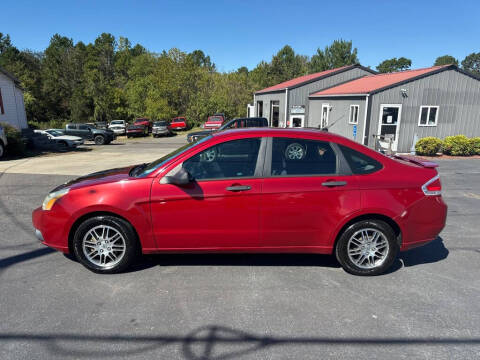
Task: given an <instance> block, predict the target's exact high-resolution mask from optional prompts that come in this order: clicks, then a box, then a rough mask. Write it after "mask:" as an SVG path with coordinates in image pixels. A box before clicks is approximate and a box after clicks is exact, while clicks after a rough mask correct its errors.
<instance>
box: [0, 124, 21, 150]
mask: <svg viewBox="0 0 480 360" xmlns="http://www.w3.org/2000/svg"><path fill="white" fill-rule="evenodd" d="M0 125H2V127H3V130H4V131H5V135H6V137H7V142H8V144H7V149H6V150H7V153H8V154H10V155H14V156H16V155H24V154H25V144H24V142H23V140H22V134H21V133H20V130H17V129H16V128H14V127H13V126H12V125H10V124H6V123H0Z"/></svg>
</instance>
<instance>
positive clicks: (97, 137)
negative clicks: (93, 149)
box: [94, 135, 105, 145]
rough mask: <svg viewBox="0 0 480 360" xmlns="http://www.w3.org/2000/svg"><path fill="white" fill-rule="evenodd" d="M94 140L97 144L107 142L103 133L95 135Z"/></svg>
mask: <svg viewBox="0 0 480 360" xmlns="http://www.w3.org/2000/svg"><path fill="white" fill-rule="evenodd" d="M94 141H95V144H96V145H104V144H105V138H104V137H103V136H102V135H97V136H95V138H94Z"/></svg>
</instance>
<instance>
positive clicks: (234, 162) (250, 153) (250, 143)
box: [183, 138, 261, 180]
mask: <svg viewBox="0 0 480 360" xmlns="http://www.w3.org/2000/svg"><path fill="white" fill-rule="evenodd" d="M260 141H261V139H260V138H249V139H240V140H232V141H226V142H223V143H220V144H217V145H214V146H212V147H209V148H208V149H206V150H203V151H202V152H200V153H198V154H196V155H194V156H192V157H191V158H190V159H188V160H186V161H185V162H184V163H183V168H184V169H185V170H187V171H188V172H189V173H190V174H191V175H192V176H193V178H194V179H195V180H206V179H209V180H210V179H229V178H244V177H253V176H254V175H255V168H256V166H257V160H258V151H259V149H260Z"/></svg>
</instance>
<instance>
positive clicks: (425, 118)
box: [418, 106, 438, 126]
mask: <svg viewBox="0 0 480 360" xmlns="http://www.w3.org/2000/svg"><path fill="white" fill-rule="evenodd" d="M437 120H438V106H420V115H419V118H418V126H437Z"/></svg>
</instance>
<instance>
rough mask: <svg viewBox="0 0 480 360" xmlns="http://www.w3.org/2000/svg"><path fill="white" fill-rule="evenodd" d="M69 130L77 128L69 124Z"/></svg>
mask: <svg viewBox="0 0 480 360" xmlns="http://www.w3.org/2000/svg"><path fill="white" fill-rule="evenodd" d="M67 129H69V130H75V129H76V127H75V125H72V124H68V125H67Z"/></svg>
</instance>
